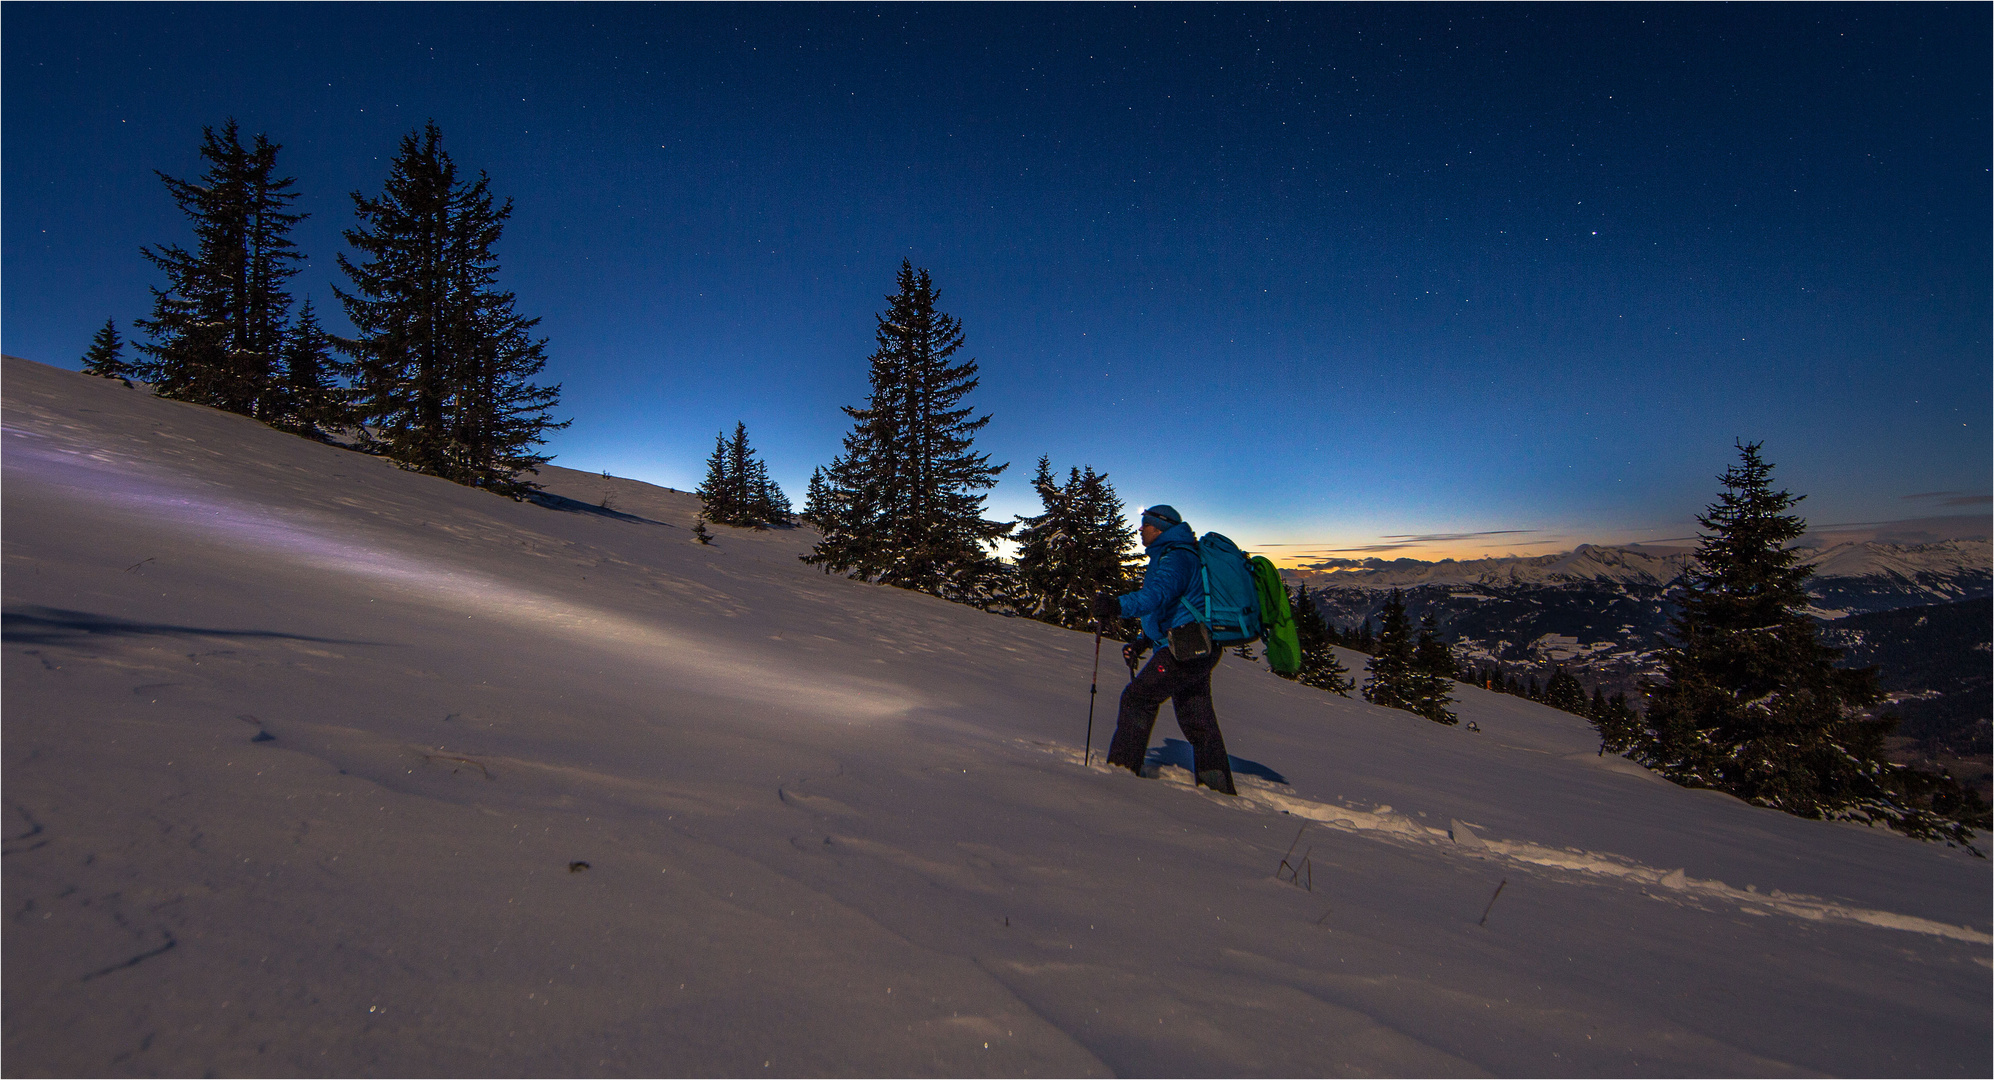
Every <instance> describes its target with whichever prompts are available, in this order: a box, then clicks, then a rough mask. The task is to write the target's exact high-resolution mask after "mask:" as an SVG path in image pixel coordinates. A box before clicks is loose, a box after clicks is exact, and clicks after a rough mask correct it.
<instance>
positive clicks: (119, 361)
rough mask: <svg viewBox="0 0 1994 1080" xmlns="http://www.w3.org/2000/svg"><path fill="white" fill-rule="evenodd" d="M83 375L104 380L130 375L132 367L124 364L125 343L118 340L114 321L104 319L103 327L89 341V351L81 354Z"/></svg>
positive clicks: (116, 326)
mask: <svg viewBox="0 0 1994 1080" xmlns="http://www.w3.org/2000/svg"><path fill="white" fill-rule="evenodd" d="M83 373H84V374H85V375H96V376H98V377H100V378H105V379H123V378H126V377H128V376H129V375H131V373H132V367H131V365H130V364H128V363H126V362H125V343H124V342H123V341H122V340H120V339H119V338H118V324H117V322H116V321H115V320H112V319H105V320H104V325H103V327H101V328H100V329H99V330H98V331H97V334H96V336H95V337H92V338H91V339H90V351H89V352H86V353H84V354H83Z"/></svg>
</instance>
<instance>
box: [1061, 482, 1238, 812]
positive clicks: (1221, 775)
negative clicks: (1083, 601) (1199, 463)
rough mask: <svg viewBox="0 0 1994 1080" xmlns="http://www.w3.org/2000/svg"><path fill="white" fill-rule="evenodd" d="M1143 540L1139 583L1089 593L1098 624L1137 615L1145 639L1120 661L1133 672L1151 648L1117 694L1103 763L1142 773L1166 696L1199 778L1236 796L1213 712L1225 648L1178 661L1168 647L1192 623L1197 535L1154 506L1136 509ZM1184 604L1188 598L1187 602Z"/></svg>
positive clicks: (1198, 597)
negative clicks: (1145, 556)
mask: <svg viewBox="0 0 1994 1080" xmlns="http://www.w3.org/2000/svg"><path fill="white" fill-rule="evenodd" d="M1142 543H1143V547H1145V548H1147V549H1148V551H1149V565H1148V566H1147V567H1145V568H1144V569H1143V572H1142V588H1140V589H1137V590H1136V591H1135V592H1132V593H1125V594H1122V595H1120V596H1117V595H1115V594H1114V593H1111V592H1103V593H1101V594H1100V595H1099V596H1096V597H1095V598H1094V617H1095V618H1096V619H1097V620H1099V621H1100V624H1101V626H1102V627H1103V628H1104V629H1107V628H1112V627H1113V626H1114V624H1115V620H1117V619H1122V618H1140V619H1142V632H1143V635H1144V637H1143V638H1142V639H1141V640H1139V641H1136V642H1131V643H1130V644H1128V645H1126V646H1124V647H1123V648H1122V658H1123V659H1124V660H1127V661H1128V664H1129V667H1130V669H1131V670H1134V669H1135V667H1136V664H1137V662H1138V661H1139V660H1140V659H1141V657H1142V654H1143V652H1144V651H1145V650H1148V649H1152V648H1153V649H1155V650H1156V654H1155V655H1154V656H1152V657H1150V659H1149V662H1148V663H1147V664H1143V665H1142V669H1141V673H1140V674H1138V675H1136V676H1135V678H1134V679H1133V680H1131V681H1130V683H1129V685H1128V687H1127V689H1125V690H1123V691H1122V708H1121V715H1120V717H1119V718H1118V719H1117V721H1116V723H1115V739H1114V742H1113V743H1111V744H1110V745H1109V747H1108V764H1110V765H1120V766H1121V767H1122V768H1125V769H1128V770H1129V771H1131V772H1133V773H1135V774H1136V775H1138V776H1140V775H1142V761H1143V757H1144V756H1145V755H1146V754H1148V752H1149V734H1150V731H1151V730H1152V729H1153V728H1155V727H1156V711H1157V709H1159V708H1161V707H1162V705H1163V703H1164V701H1166V700H1168V701H1170V702H1171V703H1172V705H1173V707H1174V708H1175V710H1176V713H1177V726H1178V727H1179V728H1182V729H1183V731H1184V741H1185V742H1188V743H1190V744H1191V752H1192V754H1193V755H1194V759H1193V760H1194V762H1195V764H1194V766H1193V769H1194V771H1195V772H1196V773H1197V782H1198V783H1200V784H1203V785H1204V786H1206V787H1208V788H1211V789H1212V790H1214V791H1220V792H1224V793H1225V794H1227V795H1236V794H1238V792H1237V791H1235V790H1234V789H1233V786H1232V764H1231V762H1230V761H1229V760H1228V759H1227V757H1226V751H1225V737H1224V736H1223V735H1220V734H1219V718H1218V714H1217V713H1215V712H1213V711H1212V669H1213V668H1215V667H1217V666H1218V663H1219V656H1220V654H1221V653H1222V652H1223V651H1224V650H1222V649H1220V648H1218V647H1216V646H1211V645H1209V641H1210V639H1209V637H1207V638H1206V642H1207V651H1206V654H1205V655H1204V656H1199V657H1196V658H1194V659H1188V660H1180V659H1178V658H1177V656H1176V654H1175V653H1173V652H1172V651H1171V648H1170V631H1171V630H1173V629H1175V628H1177V627H1180V626H1184V625H1185V624H1187V623H1192V622H1196V621H1197V620H1196V619H1195V618H1193V616H1192V615H1191V609H1192V608H1196V607H1198V606H1199V605H1201V604H1202V603H1203V602H1204V598H1205V589H1204V584H1203V582H1202V580H1201V575H1200V573H1199V563H1198V550H1197V543H1198V537H1197V534H1196V533H1194V532H1192V531H1191V527H1190V526H1189V525H1186V524H1184V518H1183V516H1182V515H1180V514H1178V513H1177V511H1176V510H1174V509H1172V508H1171V507H1168V506H1161V505H1159V506H1152V507H1150V508H1149V509H1147V510H1144V511H1143V512H1142ZM1183 601H1189V604H1188V606H1187V605H1186V604H1185V603H1183Z"/></svg>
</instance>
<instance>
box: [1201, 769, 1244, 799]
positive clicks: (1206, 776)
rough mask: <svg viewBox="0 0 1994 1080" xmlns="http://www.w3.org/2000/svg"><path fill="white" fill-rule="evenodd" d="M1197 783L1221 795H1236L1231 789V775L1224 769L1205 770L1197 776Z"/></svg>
mask: <svg viewBox="0 0 1994 1080" xmlns="http://www.w3.org/2000/svg"><path fill="white" fill-rule="evenodd" d="M1198 783H1200V784H1203V785H1204V786H1206V787H1208V788H1211V789H1212V790H1213V791H1216V792H1218V793H1219V794H1221V795H1237V794H1239V792H1237V791H1234V790H1233V787H1232V773H1230V772H1228V771H1226V770H1225V769H1206V770H1205V771H1204V772H1201V773H1199V774H1198Z"/></svg>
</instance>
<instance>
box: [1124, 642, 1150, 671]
mask: <svg viewBox="0 0 1994 1080" xmlns="http://www.w3.org/2000/svg"><path fill="white" fill-rule="evenodd" d="M1148 651H1149V642H1148V641H1146V640H1142V639H1137V640H1135V641H1131V642H1129V643H1128V644H1127V645H1124V646H1122V663H1124V664H1127V665H1128V666H1129V670H1130V671H1134V670H1135V669H1136V665H1138V664H1140V663H1142V654H1143V653H1146V652H1148Z"/></svg>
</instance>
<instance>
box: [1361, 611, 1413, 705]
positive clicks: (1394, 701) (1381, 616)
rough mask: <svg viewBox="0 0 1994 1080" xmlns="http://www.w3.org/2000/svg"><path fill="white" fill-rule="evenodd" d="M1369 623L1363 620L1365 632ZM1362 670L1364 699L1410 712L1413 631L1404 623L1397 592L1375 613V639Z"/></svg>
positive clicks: (1404, 618)
mask: <svg viewBox="0 0 1994 1080" xmlns="http://www.w3.org/2000/svg"><path fill="white" fill-rule="evenodd" d="M1369 625H1370V622H1369V620H1366V621H1365V626H1366V628H1367V629H1368V628H1369ZM1364 670H1365V671H1366V672H1368V673H1369V675H1370V677H1369V678H1367V679H1366V680H1365V681H1364V700H1366V701H1368V702H1370V703H1371V704H1373V705H1383V706H1385V707H1386V708H1389V709H1410V708H1412V706H1413V702H1414V696H1413V687H1412V685H1411V683H1412V676H1413V664H1412V630H1411V627H1409V626H1408V625H1407V624H1406V614H1405V599H1404V598H1403V597H1402V596H1400V595H1399V591H1398V590H1397V589H1393V590H1392V595H1391V598H1390V599H1388V600H1386V601H1385V606H1384V608H1383V609H1382V610H1380V611H1379V612H1378V638H1377V642H1376V644H1375V645H1374V651H1373V652H1372V654H1371V659H1369V660H1368V661H1365V663H1364Z"/></svg>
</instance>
